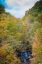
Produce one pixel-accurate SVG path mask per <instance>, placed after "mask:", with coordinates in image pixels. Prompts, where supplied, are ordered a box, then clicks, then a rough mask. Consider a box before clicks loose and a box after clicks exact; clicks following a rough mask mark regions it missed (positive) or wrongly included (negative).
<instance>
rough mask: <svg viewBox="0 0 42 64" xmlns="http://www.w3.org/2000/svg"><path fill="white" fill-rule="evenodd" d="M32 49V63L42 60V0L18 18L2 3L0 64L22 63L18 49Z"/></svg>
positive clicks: (0, 6) (0, 10)
mask: <svg viewBox="0 0 42 64" xmlns="http://www.w3.org/2000/svg"><path fill="white" fill-rule="evenodd" d="M24 50H25V51H26V50H31V51H32V56H33V59H32V61H31V64H39V63H40V62H42V0H40V1H37V2H36V3H35V5H34V6H33V7H32V8H31V9H29V10H28V11H26V12H25V16H23V18H16V17H14V16H12V15H11V14H10V13H8V12H5V8H4V6H2V5H0V64H21V61H20V59H19V58H18V57H17V52H16V51H24Z"/></svg>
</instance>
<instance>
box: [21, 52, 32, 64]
mask: <svg viewBox="0 0 42 64" xmlns="http://www.w3.org/2000/svg"><path fill="white" fill-rule="evenodd" d="M30 55H31V53H30V52H21V57H22V64H28V62H27V58H28V57H29V56H30Z"/></svg>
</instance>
